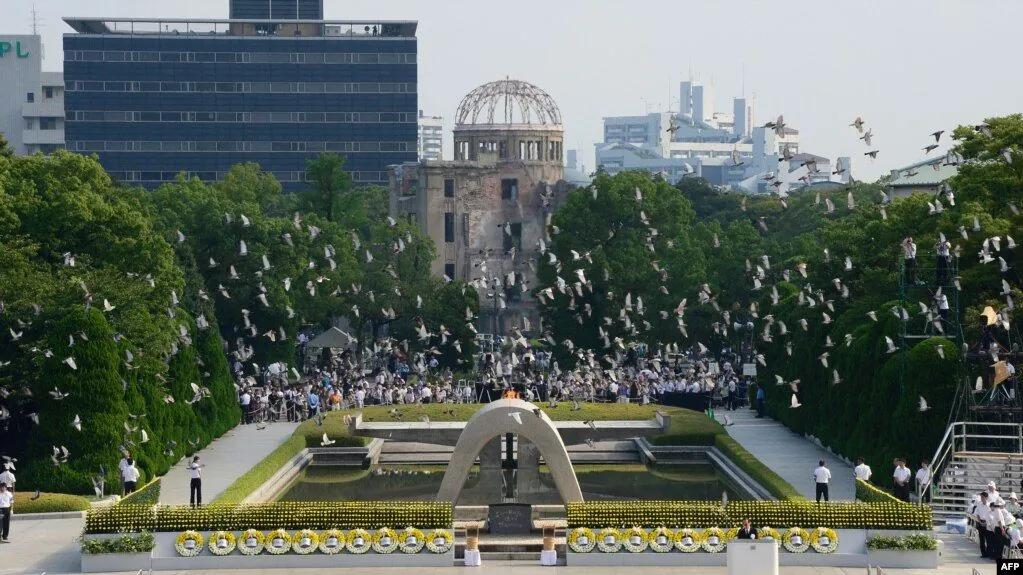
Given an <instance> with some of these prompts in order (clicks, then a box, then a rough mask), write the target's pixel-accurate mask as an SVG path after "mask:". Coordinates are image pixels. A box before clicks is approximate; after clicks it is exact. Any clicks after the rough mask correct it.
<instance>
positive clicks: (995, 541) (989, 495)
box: [969, 481, 1023, 560]
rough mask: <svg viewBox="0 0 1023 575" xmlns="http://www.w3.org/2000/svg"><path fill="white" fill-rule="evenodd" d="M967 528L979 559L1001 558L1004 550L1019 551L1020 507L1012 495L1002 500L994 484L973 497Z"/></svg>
mask: <svg viewBox="0 0 1023 575" xmlns="http://www.w3.org/2000/svg"><path fill="white" fill-rule="evenodd" d="M969 519H970V524H971V528H972V529H973V530H974V533H975V534H976V537H977V541H978V543H979V545H980V556H981V557H983V558H986V559H995V560H998V559H1001V558H1003V557H1004V556H1005V555H1006V550H1007V549H1016V550H1019V549H1021V547H1020V539H1021V533H1023V506H1021V505H1020V502H1019V498H1018V497H1017V496H1016V493H1015V492H1012V493H1010V494H1009V500H1008V501H1006V500H1005V499H1004V498H1002V496H1001V495H1000V494H999V493H998V488H997V485H995V482H994V481H991V482H989V483H988V484H987V489H986V490H985V491H981V492H980V493H979V494H977V496H976V497H975V498H974V501H973V504H972V505H971V507H970V513H969Z"/></svg>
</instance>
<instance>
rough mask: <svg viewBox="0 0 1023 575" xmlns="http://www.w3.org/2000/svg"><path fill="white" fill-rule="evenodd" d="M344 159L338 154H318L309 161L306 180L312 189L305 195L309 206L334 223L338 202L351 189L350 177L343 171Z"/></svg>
mask: <svg viewBox="0 0 1023 575" xmlns="http://www.w3.org/2000/svg"><path fill="white" fill-rule="evenodd" d="M344 168H345V157H344V156H340V155H338V154H329V153H328V154H320V155H319V156H316V157H315V158H313V159H311V160H309V167H308V168H306V179H307V180H308V181H309V182H310V183H311V184H312V186H313V189H312V190H311V191H310V192H308V193H307V194H306V197H307V198H308V201H309V204H310V206H311V207H312V208H313V209H314V210H315V211H317V212H318V213H320V214H321V215H323V216H324V217H326V218H327V220H328V221H331V222H333V221H335V219H336V215H337V213H338V205H337V203H338V201H339V200H340V199H341V198H342V197H343V196H344V195H345V194H347V193H348V192H350V191H351V189H352V176H351V174H349V173H348V172H346V171H345V169H344Z"/></svg>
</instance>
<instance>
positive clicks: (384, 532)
mask: <svg viewBox="0 0 1023 575" xmlns="http://www.w3.org/2000/svg"><path fill="white" fill-rule="evenodd" d="M384 537H388V538H390V540H391V543H390V545H387V546H385V545H384V544H383V543H381V540H382V539H383V538H384ZM399 546H400V543H398V534H397V533H395V532H394V529H391V528H390V527H381V528H380V529H377V531H376V533H374V534H373V551H376V552H377V553H380V554H381V555H390V554H391V553H394V552H395V551H397V549H398V547H399Z"/></svg>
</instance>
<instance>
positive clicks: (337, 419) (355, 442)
mask: <svg viewBox="0 0 1023 575" xmlns="http://www.w3.org/2000/svg"><path fill="white" fill-rule="evenodd" d="M324 433H326V434H327V437H329V438H330V439H331V440H332V441H334V444H333V445H331V447H362V446H364V445H367V444H368V443H369V442H370V441H372V440H373V438H372V437H361V436H353V435H352V434H351V433H350V432H349V430H348V426H346V425H345V423H344V421H343V416H342V415H341V412H337V411H335V412H331V413H329V414H327V415H326V416H324V418H323V424H322V425H316V420H314V419H309V420H306V421H304V422H302V425H299V426H298V429H296V430H295V435H296V436H302V437H303V438H304V441H305V443H304V445H305V447H322V446H321V445H320V443H321V441H322V440H323V434H324Z"/></svg>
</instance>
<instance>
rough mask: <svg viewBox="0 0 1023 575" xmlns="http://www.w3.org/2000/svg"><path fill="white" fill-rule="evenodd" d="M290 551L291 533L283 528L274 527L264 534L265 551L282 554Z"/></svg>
mask: <svg viewBox="0 0 1023 575" xmlns="http://www.w3.org/2000/svg"><path fill="white" fill-rule="evenodd" d="M288 551H291V534H290V533H288V532H287V531H285V530H284V529H274V530H273V531H271V532H269V533H267V534H266V552H267V553H269V554H271V555H284V554H285V553H287V552H288Z"/></svg>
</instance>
